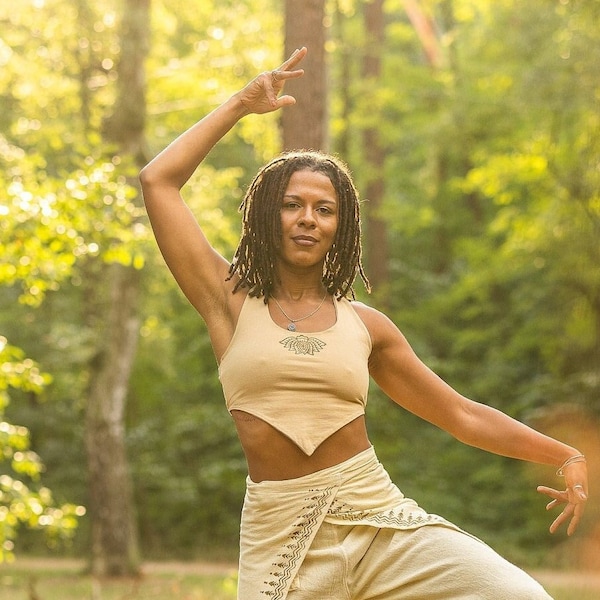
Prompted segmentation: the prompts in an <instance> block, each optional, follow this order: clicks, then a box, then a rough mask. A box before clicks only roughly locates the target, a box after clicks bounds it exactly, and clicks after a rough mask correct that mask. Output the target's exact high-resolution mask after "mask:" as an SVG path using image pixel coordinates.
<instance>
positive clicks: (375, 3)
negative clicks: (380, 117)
mask: <svg viewBox="0 0 600 600" xmlns="http://www.w3.org/2000/svg"><path fill="white" fill-rule="evenodd" d="M364 21H365V30H366V46H365V54H364V58H363V69H362V70H363V77H364V79H365V81H368V82H369V83H370V87H371V89H373V90H375V91H376V90H378V89H379V87H380V86H379V80H380V78H381V61H382V58H381V55H382V51H383V43H384V39H385V22H384V16H383V0H372V1H370V2H367V3H366V4H365V8H364ZM362 137H363V149H364V150H363V151H364V158H365V173H366V174H367V175H366V178H365V187H364V190H363V197H364V198H365V200H367V203H366V204H365V209H366V210H365V229H366V232H367V238H366V240H367V246H366V248H365V255H366V270H367V274H368V276H369V279H370V281H371V284H372V285H373V288H374V289H375V290H376V291H377V292H378V294H379V296H378V297H379V299H380V301H381V303H383V304H384V305H385V304H386V295H387V294H386V288H387V283H388V282H389V266H388V265H389V248H388V231H387V224H386V222H385V220H384V219H383V218H382V217H381V216H380V214H379V213H380V210H381V206H382V204H383V200H384V195H385V172H384V165H385V150H384V148H383V146H382V144H381V140H380V137H379V131H378V130H377V128H376V127H368V128H367V129H365V130H364V131H363V134H362Z"/></svg>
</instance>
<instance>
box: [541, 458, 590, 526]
mask: <svg viewBox="0 0 600 600" xmlns="http://www.w3.org/2000/svg"><path fill="white" fill-rule="evenodd" d="M580 465H581V463H580V464H578V465H573V467H576V466H577V467H578V468H577V469H575V468H573V469H572V470H571V472H570V473H568V474H567V477H566V479H567V481H566V483H567V489H565V490H564V491H560V490H555V489H554V488H550V487H546V486H545V485H540V486H538V488H537V491H538V492H540V493H541V494H545V495H546V496H550V498H552V501H551V502H549V503H548V504H547V505H546V510H552V509H553V508H554V507H556V506H560V505H561V504H565V505H566V506H565V507H564V508H563V510H562V512H561V513H560V514H559V515H558V517H556V519H554V521H553V522H552V525H550V533H555V532H556V531H557V530H558V528H559V527H560V526H561V525H562V524H563V523H567V522H568V526H567V535H573V533H574V532H575V529H577V525H579V521H580V520H581V517H582V516H583V512H584V510H585V504H586V502H587V472H586V470H585V468H583V467H581V466H580ZM575 473H577V475H575Z"/></svg>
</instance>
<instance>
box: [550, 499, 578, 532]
mask: <svg viewBox="0 0 600 600" xmlns="http://www.w3.org/2000/svg"><path fill="white" fill-rule="evenodd" d="M572 514H573V505H572V504H568V505H567V506H565V508H564V510H563V511H562V512H561V513H560V515H558V517H556V519H554V521H553V522H552V525H550V533H555V532H556V531H557V529H558V528H559V527H560V526H561V525H562V524H563V523H564V522H565V521H566V520H567V519H568V518H569V517H570V516H571V515H572Z"/></svg>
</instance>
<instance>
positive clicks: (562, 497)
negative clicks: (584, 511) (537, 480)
mask: <svg viewBox="0 0 600 600" xmlns="http://www.w3.org/2000/svg"><path fill="white" fill-rule="evenodd" d="M536 489H537V491H538V492H539V493H540V494H545V495H546V496H550V498H554V499H555V500H559V501H560V502H567V501H568V495H567V493H566V492H561V491H559V490H555V489H554V488H550V487H546V486H545V485H539V486H538V487H537V488H536Z"/></svg>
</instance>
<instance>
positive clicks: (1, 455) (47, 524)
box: [0, 336, 85, 562]
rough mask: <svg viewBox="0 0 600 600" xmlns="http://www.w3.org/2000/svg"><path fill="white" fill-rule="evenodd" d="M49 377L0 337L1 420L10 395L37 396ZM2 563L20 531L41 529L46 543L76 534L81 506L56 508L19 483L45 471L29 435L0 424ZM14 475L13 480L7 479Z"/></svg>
mask: <svg viewBox="0 0 600 600" xmlns="http://www.w3.org/2000/svg"><path fill="white" fill-rule="evenodd" d="M50 380H51V379H50V376H49V375H48V374H47V373H43V372H41V371H40V370H39V368H38V366H37V365H36V364H35V363H34V362H33V361H32V360H31V359H28V358H25V356H24V354H23V352H22V351H21V350H20V349H18V348H15V347H13V346H10V345H9V344H8V342H7V340H6V338H4V337H1V336H0V419H2V417H3V416H4V412H5V409H6V408H7V406H8V404H9V402H10V397H9V391H10V390H11V389H12V390H20V391H21V392H23V393H25V394H29V395H39V394H41V393H42V391H43V389H44V387H45V386H46V385H47V384H48V383H50ZM0 470H1V471H2V473H1V474H0V562H1V561H4V560H7V559H12V558H13V549H14V541H15V538H16V537H17V533H18V530H19V528H20V527H21V526H25V527H27V528H29V529H42V530H44V531H45V532H46V534H47V536H48V541H49V542H50V543H56V542H57V541H58V540H59V539H61V538H70V537H72V536H73V535H74V531H75V529H76V527H77V520H78V517H81V516H82V515H83V514H85V509H84V508H83V507H82V506H76V505H74V504H63V505H60V506H57V505H56V503H55V502H54V499H53V497H52V493H51V492H50V490H49V489H48V488H46V487H39V488H38V489H37V490H34V489H31V488H30V487H29V486H27V485H26V484H25V483H23V481H22V479H23V478H26V479H30V480H32V481H38V480H39V478H40V475H41V473H42V471H43V464H42V463H41V461H40V458H39V456H38V455H37V454H36V453H35V452H33V451H32V450H31V446H30V437H29V431H28V430H27V428H26V427H22V426H19V427H17V426H14V425H11V424H10V423H7V422H5V421H4V420H3V419H2V420H1V421H0ZM9 473H13V474H14V475H16V477H15V476H11V475H10V474H9Z"/></svg>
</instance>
